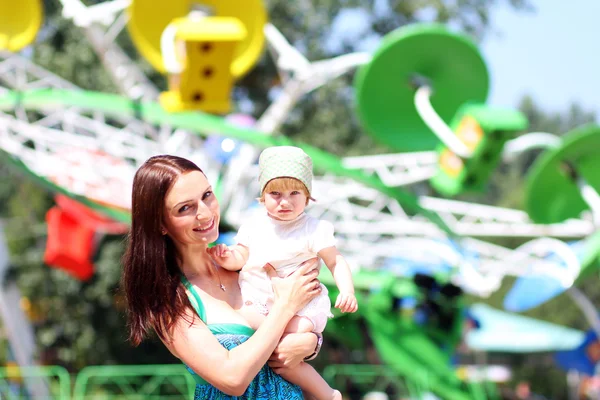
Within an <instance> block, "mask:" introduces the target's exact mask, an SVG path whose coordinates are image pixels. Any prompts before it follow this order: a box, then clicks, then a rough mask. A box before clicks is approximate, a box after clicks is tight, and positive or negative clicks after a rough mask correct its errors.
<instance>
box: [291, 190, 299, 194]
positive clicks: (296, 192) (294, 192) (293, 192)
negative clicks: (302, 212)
mask: <svg viewBox="0 0 600 400" xmlns="http://www.w3.org/2000/svg"><path fill="white" fill-rule="evenodd" d="M298 194H300V192H299V191H297V190H294V191H292V195H298Z"/></svg>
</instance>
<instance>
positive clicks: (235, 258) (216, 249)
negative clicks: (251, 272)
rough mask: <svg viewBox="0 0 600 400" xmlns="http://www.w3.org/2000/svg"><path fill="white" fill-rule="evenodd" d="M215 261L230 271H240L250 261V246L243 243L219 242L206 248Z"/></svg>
mask: <svg viewBox="0 0 600 400" xmlns="http://www.w3.org/2000/svg"><path fill="white" fill-rule="evenodd" d="M206 252H207V253H208V254H210V256H211V257H212V258H213V260H215V262H216V263H217V264H218V265H219V266H221V267H222V268H225V269H227V270H229V271H239V270H240V269H242V267H243V266H244V264H246V261H248V248H247V247H246V246H244V245H241V244H236V245H233V246H227V245H225V244H218V245H216V246H213V247H211V248H209V249H207V250H206Z"/></svg>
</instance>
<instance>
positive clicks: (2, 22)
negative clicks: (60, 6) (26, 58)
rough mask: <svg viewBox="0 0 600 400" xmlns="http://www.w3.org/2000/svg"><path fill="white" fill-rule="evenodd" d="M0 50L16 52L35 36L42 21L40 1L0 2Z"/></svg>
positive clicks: (7, 0)
mask: <svg viewBox="0 0 600 400" xmlns="http://www.w3.org/2000/svg"><path fill="white" fill-rule="evenodd" d="M0 10H2V11H1V12H0V50H8V51H12V52H17V51H19V50H21V49H23V48H25V47H27V46H29V45H30V44H31V43H32V42H33V41H34V40H35V37H36V36H37V33H38V31H39V30H40V26H41V25H42V19H43V8H42V3H41V1H40V0H20V1H13V0H0Z"/></svg>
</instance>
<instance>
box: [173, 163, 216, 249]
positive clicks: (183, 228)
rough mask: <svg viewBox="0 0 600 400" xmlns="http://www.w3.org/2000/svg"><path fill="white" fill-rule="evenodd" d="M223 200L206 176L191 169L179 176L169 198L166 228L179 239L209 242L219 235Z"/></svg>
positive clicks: (185, 242) (190, 241)
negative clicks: (216, 193)
mask: <svg viewBox="0 0 600 400" xmlns="http://www.w3.org/2000/svg"><path fill="white" fill-rule="evenodd" d="M219 219H220V211H219V202H218V201H217V198H216V197H215V194H214V193H213V191H212V187H211V186H210V184H209V183H208V180H207V179H206V176H204V174H203V173H202V172H199V171H191V172H187V173H185V174H182V175H180V176H179V178H177V180H176V181H175V183H174V184H173V186H172V187H171V189H169V191H168V192H167V195H166V197H165V209H164V221H163V224H164V228H165V230H166V231H167V233H168V234H169V236H171V238H172V239H173V240H174V241H175V242H179V243H181V244H205V245H208V244H209V243H212V242H214V241H215V240H217V238H218V237H219Z"/></svg>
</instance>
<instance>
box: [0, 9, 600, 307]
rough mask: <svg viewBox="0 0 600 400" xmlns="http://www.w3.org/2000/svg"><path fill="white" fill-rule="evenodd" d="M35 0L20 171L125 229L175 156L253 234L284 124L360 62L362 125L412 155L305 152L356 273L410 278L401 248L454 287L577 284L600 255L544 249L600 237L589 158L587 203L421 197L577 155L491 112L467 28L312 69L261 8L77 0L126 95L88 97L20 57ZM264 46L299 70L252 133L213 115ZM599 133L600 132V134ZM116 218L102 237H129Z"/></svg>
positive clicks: (20, 64)
mask: <svg viewBox="0 0 600 400" xmlns="http://www.w3.org/2000/svg"><path fill="white" fill-rule="evenodd" d="M26 3H27V7H24V8H23V10H22V12H21V13H20V14H19V18H18V21H19V22H20V23H21V25H20V26H19V28H18V29H16V30H15V31H12V32H9V33H8V36H7V37H8V38H9V39H8V40H7V42H6V43H7V44H5V45H4V46H1V47H2V48H3V49H4V50H3V52H2V53H0V71H2V74H0V80H1V82H2V83H1V85H2V86H1V87H0V110H1V113H0V119H1V120H2V124H1V125H2V127H1V128H0V148H1V149H2V151H3V152H4V153H5V154H7V155H8V157H7V160H8V161H9V162H10V163H12V164H14V165H16V166H18V167H19V168H21V169H23V170H25V171H27V172H28V173H30V174H31V176H32V177H34V178H35V179H38V181H39V182H40V183H42V184H43V185H45V186H47V187H50V188H52V189H53V190H55V191H58V192H60V193H63V194H68V195H70V196H72V197H73V198H75V199H77V200H78V201H80V202H82V203H83V204H85V205H86V206H88V207H91V208H92V209H94V210H96V211H99V212H100V213H102V214H103V215H105V216H107V217H109V218H110V219H112V220H116V221H119V222H122V223H127V221H128V218H129V217H128V207H129V198H130V190H131V182H132V178H133V174H134V172H135V170H136V168H137V167H138V166H139V165H140V164H141V163H142V162H143V161H144V160H146V159H147V158H148V157H150V156H152V155H154V154H159V153H172V154H178V155H181V156H184V157H188V158H190V159H192V160H195V161H196V162H197V163H198V164H199V165H201V166H202V168H203V170H205V172H206V173H207V175H208V176H209V178H210V179H211V180H212V181H214V182H216V183H217V185H216V186H217V188H218V190H219V191H220V199H222V203H223V216H224V220H225V221H226V222H227V223H228V224H229V225H231V226H233V227H236V226H238V225H239V224H240V223H241V221H242V220H244V219H245V218H246V217H247V215H248V214H249V213H251V212H252V210H253V208H254V207H253V206H254V205H255V198H256V193H257V191H258V187H257V179H256V177H257V167H256V159H257V156H258V154H259V152H260V150H261V149H262V148H263V147H266V146H270V145H281V144H290V143H291V141H290V140H289V139H287V138H285V137H283V136H281V135H278V134H277V130H278V129H279V127H280V126H281V125H282V124H283V123H284V122H285V120H286V118H287V116H288V114H289V112H290V111H291V110H292V109H293V108H294V106H295V105H296V103H297V102H298V100H299V99H300V98H301V97H302V96H304V95H305V94H307V93H309V92H311V91H313V90H318V88H319V87H320V86H322V85H326V84H327V83H328V82H329V81H331V80H333V79H335V78H337V77H339V76H341V75H343V74H345V73H347V72H350V71H354V70H358V71H357V77H356V84H355V89H356V98H357V105H358V108H357V111H358V115H359V117H360V119H361V121H362V122H363V123H364V125H365V129H366V131H367V132H368V133H369V134H371V135H373V136H374V137H375V138H376V139H377V140H379V141H381V142H383V143H385V144H387V145H388V146H389V147H390V148H391V149H393V150H395V151H397V152H398V153H395V154H384V155H375V156H364V157H350V158H338V157H335V156H333V155H331V154H327V153H324V152H322V151H320V150H319V149H316V148H313V147H310V146H307V145H301V146H302V147H304V148H305V151H307V153H309V155H311V157H312V158H313V160H314V164H315V169H316V176H315V182H314V187H315V191H316V193H323V194H324V195H323V196H320V197H319V202H318V203H316V204H314V205H313V206H312V208H311V209H310V212H311V213H314V214H315V215H317V216H319V217H322V218H325V219H329V220H331V221H332V222H334V224H335V226H336V232H337V235H338V241H339V247H340V250H341V251H342V252H343V253H344V254H345V255H347V257H348V259H349V260H350V262H351V263H352V264H353V265H354V267H355V268H356V269H357V270H358V269H361V268H371V269H372V268H384V267H385V268H390V269H392V270H393V269H394V268H395V267H396V266H395V265H396V264H397V263H398V254H399V253H401V254H402V262H414V263H423V262H424V260H425V261H426V263H427V264H429V265H432V268H435V266H436V265H438V266H439V265H440V264H441V263H442V264H446V265H449V266H451V267H452V271H453V274H452V276H453V279H456V280H457V281H458V282H459V283H460V284H461V286H462V287H463V288H464V289H465V290H466V291H469V292H472V293H475V294H478V295H482V296H486V295H489V294H490V293H492V292H493V291H494V290H496V289H497V288H498V287H499V285H500V283H501V280H502V278H503V277H504V276H505V275H516V276H519V275H530V274H532V273H534V272H536V271H537V272H540V273H546V272H548V271H555V275H556V276H559V275H560V276H563V275H564V274H565V273H567V274H571V275H572V276H570V281H573V280H574V279H575V278H576V277H577V274H578V273H579V271H580V270H581V267H582V265H581V262H580V261H577V260H580V259H581V257H582V256H581V254H584V256H583V258H584V259H585V260H589V262H588V264H590V263H591V261H592V260H593V259H595V257H594V255H596V254H597V250H598V249H597V246H596V245H595V244H594V245H592V244H590V245H589V246H588V247H586V250H585V251H584V252H583V253H581V252H580V253H578V254H575V253H574V251H573V250H570V249H571V248H570V247H567V249H565V250H564V251H558V250H557V249H558V247H557V246H556V242H553V241H550V240H541V239H545V238H555V240H557V239H562V240H571V241H572V240H575V241H579V242H581V241H582V240H583V239H587V238H590V237H592V234H593V233H594V232H595V227H596V223H595V218H593V217H592V215H597V212H596V210H597V208H598V207H597V204H598V202H597V200H595V198H594V194H595V193H597V191H596V190H595V189H594V187H595V186H594V185H595V181H594V180H593V179H591V178H589V177H588V175H589V174H590V172H589V171H590V168H588V167H587V166H584V167H582V169H581V168H580V167H578V166H575V170H576V171H578V172H577V176H578V177H581V176H583V177H584V178H581V179H580V178H577V179H578V180H577V182H578V184H579V186H577V185H576V187H578V188H579V189H581V190H576V191H575V192H573V191H572V190H571V189H572V188H571V186H569V185H570V183H569V182H566V183H564V186H565V187H568V188H569V190H570V191H569V193H570V194H569V196H570V197H568V198H563V199H562V200H556V201H554V200H550V201H548V202H546V204H549V205H548V207H547V210H546V211H533V213H534V214H532V212H529V213H528V212H523V211H519V210H512V209H506V208H499V207H492V206H487V205H481V204H474V203H468V202H461V201H456V200H450V199H447V198H444V197H428V196H418V195H416V194H414V192H412V191H411V185H413V184H415V183H418V182H429V184H430V185H431V186H432V187H433V188H435V190H436V191H437V193H440V194H441V195H442V196H445V197H450V196H453V195H455V194H458V193H461V192H462V191H464V190H472V189H478V188H481V187H482V186H483V185H484V183H485V182H486V181H487V179H488V178H489V176H490V174H491V173H492V172H493V170H494V168H495V166H496V165H497V164H498V163H500V162H509V160H510V158H511V157H514V156H515V154H519V153H520V152H523V151H527V150H529V149H532V148H540V147H541V148H547V149H548V152H552V151H556V149H561V148H563V146H567V145H566V144H565V143H566V142H567V140H565V141H561V140H560V139H558V138H557V137H556V136H554V135H550V134H546V133H530V134H526V135H523V136H520V137H518V138H516V139H512V136H513V135H514V133H515V132H518V131H522V130H524V129H525V128H526V125H527V121H526V120H525V119H524V117H523V116H522V115H521V114H520V113H518V112H516V111H513V110H497V109H494V108H492V107H488V106H486V105H485V104H484V103H485V99H486V97H487V90H488V86H489V82H488V80H489V78H488V74H487V67H486V66H485V62H484V61H483V59H482V58H481V56H480V55H479V52H478V51H477V49H476V47H475V46H474V45H473V44H472V42H471V41H470V40H469V39H468V38H466V37H464V36H462V35H459V34H455V33H451V32H448V31H447V30H446V29H444V28H443V27H440V26H437V25H425V26H421V25H417V26H409V27H405V28H400V29H398V30H397V31H394V32H392V33H390V34H389V35H387V36H386V37H385V38H384V39H383V40H382V44H381V46H380V47H379V49H378V50H377V51H376V52H375V53H374V54H365V53H353V54H346V55H342V56H339V57H335V58H332V59H327V60H320V61H314V62H310V61H308V60H307V59H306V58H305V57H304V56H303V55H302V54H301V53H300V52H299V51H298V50H297V49H295V48H294V47H293V46H292V45H290V44H289V43H288V42H287V40H286V39H285V37H284V36H283V35H282V34H281V33H280V32H279V30H278V29H277V28H276V27H275V26H274V25H272V24H270V23H269V22H268V18H267V15H266V12H265V10H264V6H263V5H262V3H261V2H260V1H251V2H246V3H247V4H246V6H244V7H247V8H244V9H236V7H234V6H233V3H232V2H224V1H220V2H212V1H205V2H204V3H202V5H200V6H198V3H197V2H190V1H181V0H180V1H175V2H169V3H165V2H151V4H152V5H150V3H149V2H147V1H143V0H113V1H105V2H101V3H98V4H96V5H94V6H89V7H88V6H85V5H84V4H83V3H82V2H80V1H79V0H62V1H61V3H62V5H63V15H64V17H65V18H69V19H71V20H72V21H73V22H74V24H75V25H77V26H79V27H80V29H81V31H82V33H83V34H84V35H85V37H86V38H88V40H89V41H90V43H91V45H92V46H93V48H94V49H95V51H96V52H97V53H98V55H99V57H100V59H101V60H102V62H103V64H104V66H105V68H106V70H107V71H108V72H109V73H110V74H111V76H112V77H113V80H114V83H115V84H116V85H117V87H118V88H119V89H120V92H121V95H120V96H119V95H111V94H106V93H93V92H86V91H83V90H81V89H79V88H77V87H76V86H75V85H73V84H72V83H70V82H67V81H65V80H63V79H61V78H59V77H57V76H56V75H54V74H52V72H51V71H47V70H44V69H43V68H41V67H39V66H36V65H34V64H33V63H31V62H30V61H29V60H28V59H27V58H25V57H23V56H21V55H19V54H18V53H17V52H18V50H20V49H21V48H23V47H25V46H26V45H27V44H29V43H30V42H31V41H32V40H33V38H34V37H35V32H36V30H37V29H38V28H39V26H40V21H41V15H42V10H41V8H39V3H38V2H36V1H30V2H26ZM36 5H37V6H36ZM167 5H168V6H167ZM207 27H208V28H210V29H208V28H207ZM216 28H218V29H216ZM124 29H126V30H127V31H128V32H129V34H130V36H131V38H132V39H133V42H134V44H135V45H136V47H137V49H138V51H139V52H140V54H141V55H142V56H143V57H144V58H146V59H147V60H148V61H149V63H150V64H151V65H152V66H153V67H154V68H155V69H156V70H157V71H159V72H163V73H165V74H167V76H168V78H169V90H168V91H166V92H164V93H160V92H159V90H158V89H157V88H156V87H155V86H154V85H153V84H152V83H151V82H150V80H149V79H148V78H147V77H146V76H145V74H144V73H143V72H142V70H141V69H140V68H139V67H138V66H137V65H136V64H135V63H134V62H133V61H132V60H131V59H130V58H129V57H128V56H127V55H126V53H125V52H124V51H123V50H122V49H120V48H119V46H118V45H117V44H116V42H115V40H114V39H115V38H116V36H117V35H118V34H119V33H120V32H121V31H123V30H124ZM31 32H34V34H32V33H31ZM214 32H220V33H219V35H217V36H215V33H214ZM207 43H209V44H210V46H207ZM265 45H266V47H268V50H269V53H270V54H271V56H272V57H273V59H274V61H275V64H276V66H277V68H278V71H279V74H280V76H281V77H282V87H281V88H280V90H279V95H278V96H277V97H276V98H275V99H274V100H273V102H272V103H271V104H270V106H269V108H268V109H267V110H266V112H265V113H264V114H263V115H261V116H260V117H259V118H258V119H257V120H256V121H255V123H253V124H252V121H250V120H249V118H248V117H244V116H239V115H238V116H236V115H231V116H230V117H229V118H225V119H223V118H219V117H215V116H213V115H210V113H215V112H218V113H227V112H228V111H229V109H230V106H231V104H230V101H229V98H230V90H231V87H232V86H233V85H234V84H235V81H236V80H237V79H239V78H240V77H241V76H243V74H245V73H247V72H248V71H249V69H250V68H251V67H252V66H253V65H254V63H255V62H256V61H257V60H258V58H259V57H260V55H261V54H262V52H263V48H264V47H265ZM424 49H427V51H424ZM211 57H212V58H211ZM440 66H444V67H440ZM448 66H453V67H452V68H450V67H448ZM198 71H200V72H201V73H200V74H199V73H198ZM217 78H218V79H217ZM211 85H212V86H211ZM590 132H591V133H589V134H588V135H589V136H590V137H595V136H596V133H597V129H594V128H593V127H592V128H590ZM574 135H577V133H574ZM592 144H593V145H594V146H595V142H593V143H592ZM594 148H595V147H594ZM569 154H570V153H569ZM563 164H564V163H562V164H561V163H554V164H552V166H551V167H548V168H554V169H556V168H559V169H560V168H563V167H564V166H563ZM557 165H558V167H557ZM568 165H572V163H570V164H568ZM577 165H579V164H577ZM540 168H541V167H540ZM582 171H583V172H582ZM579 173H582V174H583V175H579ZM537 175H538V176H542V175H543V176H544V177H543V178H539V179H543V182H542V183H541V184H538V185H537V186H536V184H532V185H530V186H531V187H534V189H532V191H531V194H530V195H529V198H530V199H533V198H535V196H540V193H542V194H541V196H550V194H551V193H550V192H548V188H547V187H546V186H547V185H548V182H549V180H548V179H549V178H546V177H545V176H546V175H545V173H544V174H542V173H541V172H538V173H537ZM532 179H533V181H535V182H538V181H539V179H538V178H535V179H534V178H532ZM538 186H539V187H542V186H543V189H535V187H538ZM240 188H243V190H240ZM582 193H583V194H582ZM325 194H326V195H325ZM578 196H579V197H578ZM596 196H597V194H596ZM552 199H553V198H552ZM582 199H583V200H582ZM582 201H583V202H582ZM572 202H575V203H576V207H575V208H573V207H571V203H572ZM530 203H531V204H537V201H536V200H530ZM529 208H530V210H529V211H531V210H533V209H534V208H535V209H536V210H537V208H536V207H529ZM567 209H568V210H569V212H567V211H564V210H567ZM556 210H562V211H556ZM571 210H575V211H572V212H571ZM586 211H587V214H586ZM536 212H538V214H535V213H536ZM540 212H542V213H545V214H539V213H540ZM582 212H583V214H582ZM547 214H551V215H552V218H549V217H547ZM534 221H535V222H534ZM104 222H106V221H103V223H102V224H95V225H94V229H99V230H101V231H102V230H104V231H111V229H112V230H114V229H118V228H119V227H118V226H117V227H115V226H113V225H110V224H106V223H104ZM499 237H520V238H530V239H531V243H530V244H526V245H523V246H521V247H519V248H514V249H510V248H505V247H501V246H498V245H495V244H493V243H492V242H491V241H490V239H494V238H499ZM581 243H586V242H581ZM594 243H595V242H594ZM584 247H585V246H584ZM560 248H562V247H560ZM365 249H368V251H365ZM433 249H436V250H433ZM550 256H551V257H550ZM578 257H579V258H578ZM557 260H559V261H557ZM565 265H568V266H569V267H565ZM573 265H575V266H576V267H573ZM564 271H568V272H564ZM549 273H550V274H552V273H553V272H549ZM561 274H562V275H561ZM562 282H563V283H565V284H566V283H567V282H569V279H568V278H564V279H563V280H562Z"/></svg>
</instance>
